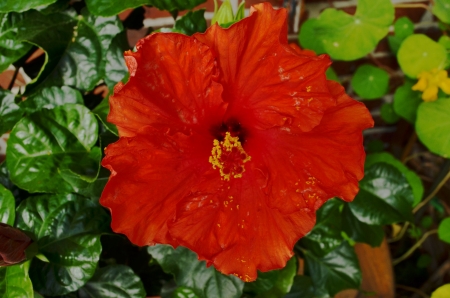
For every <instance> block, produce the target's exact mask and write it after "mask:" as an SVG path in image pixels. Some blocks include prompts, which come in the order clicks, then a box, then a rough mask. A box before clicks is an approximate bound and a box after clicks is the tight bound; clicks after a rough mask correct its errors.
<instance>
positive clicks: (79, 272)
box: [17, 194, 109, 296]
mask: <svg viewBox="0 0 450 298" xmlns="http://www.w3.org/2000/svg"><path fill="white" fill-rule="evenodd" d="M108 224H109V220H108V216H107V214H106V213H105V211H104V210H103V209H102V208H101V207H100V206H98V205H96V204H94V203H93V202H91V201H90V200H88V199H85V198H83V197H80V196H77V195H73V194H66V195H41V196H36V197H32V198H29V199H27V200H25V201H23V202H22V203H21V204H20V205H19V207H18V208H17V227H18V228H20V229H22V230H25V231H28V232H30V233H31V234H32V235H33V236H34V238H35V240H37V242H38V245H39V253H40V254H42V255H43V256H44V257H45V258H46V259H47V260H48V261H49V262H43V261H41V260H38V259H34V260H33V262H32V264H31V268H30V277H31V279H32V280H33V285H34V288H35V289H36V290H37V291H38V292H40V293H41V294H44V295H49V296H54V295H63V294H66V293H69V292H72V291H75V290H77V289H78V288H80V287H81V286H83V285H84V284H85V283H86V282H87V281H88V280H89V279H90V278H91V277H92V276H93V275H94V272H95V269H96V267H97V262H98V260H99V257H100V252H101V244H100V237H99V234H100V233H102V232H103V231H104V230H105V229H106V227H107V226H108Z"/></svg>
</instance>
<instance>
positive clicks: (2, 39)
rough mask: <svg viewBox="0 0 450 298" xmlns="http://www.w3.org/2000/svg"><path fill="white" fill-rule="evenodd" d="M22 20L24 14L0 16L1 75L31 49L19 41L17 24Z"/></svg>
mask: <svg viewBox="0 0 450 298" xmlns="http://www.w3.org/2000/svg"><path fill="white" fill-rule="evenodd" d="M13 1H14V0H13ZM1 5H2V4H1V3H0V7H1ZM22 19H23V14H19V13H15V12H12V13H8V14H3V13H2V14H0V73H1V72H3V71H4V70H5V69H7V68H8V66H9V65H10V64H11V63H13V62H15V61H16V60H18V59H19V58H20V57H22V56H23V55H25V54H26V53H27V52H28V51H29V50H30V49H31V45H30V44H27V43H23V42H21V41H19V40H17V33H18V32H19V27H18V26H17V24H18V23H19V22H20V21H22Z"/></svg>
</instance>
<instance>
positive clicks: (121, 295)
mask: <svg viewBox="0 0 450 298" xmlns="http://www.w3.org/2000/svg"><path fill="white" fill-rule="evenodd" d="M78 295H79V297H80V298H138V297H142V298H143V297H145V289H144V285H143V284H142V281H141V279H140V278H139V276H137V275H136V274H135V273H134V272H133V270H131V268H130V267H127V266H124V265H110V266H107V267H104V268H101V269H97V270H96V271H95V274H94V276H93V277H92V278H91V279H90V280H89V281H88V282H87V283H86V284H85V285H84V286H83V287H82V288H81V289H79V290H78Z"/></svg>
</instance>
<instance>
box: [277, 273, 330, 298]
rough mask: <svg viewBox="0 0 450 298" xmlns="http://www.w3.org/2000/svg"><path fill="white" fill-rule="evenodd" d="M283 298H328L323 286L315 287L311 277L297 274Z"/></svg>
mask: <svg viewBox="0 0 450 298" xmlns="http://www.w3.org/2000/svg"><path fill="white" fill-rule="evenodd" d="M284 298H330V295H328V293H327V291H326V290H324V288H323V287H321V288H315V287H314V285H313V283H312V280H311V277H309V276H306V275H297V276H296V277H295V278H294V283H293V284H292V288H291V291H290V292H289V293H288V294H287V295H286V296H284Z"/></svg>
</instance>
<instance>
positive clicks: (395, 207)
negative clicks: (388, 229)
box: [349, 162, 414, 225]
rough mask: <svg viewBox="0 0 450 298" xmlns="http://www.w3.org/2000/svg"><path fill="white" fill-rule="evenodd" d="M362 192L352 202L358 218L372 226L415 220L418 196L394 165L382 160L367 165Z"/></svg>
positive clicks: (361, 184)
mask: <svg viewBox="0 0 450 298" xmlns="http://www.w3.org/2000/svg"><path fill="white" fill-rule="evenodd" d="M359 187H360V191H359V193H358V194H357V195H356V198H355V200H354V201H353V202H352V203H350V204H349V206H350V209H351V211H352V213H353V214H354V215H355V216H356V217H357V218H358V220H360V221H362V222H364V223H366V224H369V225H387V224H392V223H396V222H402V221H412V220H413V217H412V204H413V202H414V195H413V192H412V189H411V186H410V185H409V183H408V181H407V180H406V178H405V176H404V175H403V174H402V173H401V172H400V171H399V170H397V168H395V167H394V166H392V165H390V164H387V163H384V162H380V163H376V164H374V165H372V166H371V167H369V168H367V169H366V171H365V176H364V178H363V180H361V181H360V183H359Z"/></svg>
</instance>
